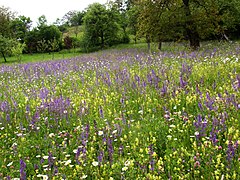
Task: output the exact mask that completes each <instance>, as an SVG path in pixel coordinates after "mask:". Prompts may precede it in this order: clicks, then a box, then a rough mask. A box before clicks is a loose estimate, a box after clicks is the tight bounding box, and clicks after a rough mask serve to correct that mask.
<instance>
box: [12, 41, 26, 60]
mask: <svg viewBox="0 0 240 180" xmlns="http://www.w3.org/2000/svg"><path fill="white" fill-rule="evenodd" d="M25 47H26V44H25V43H23V44H22V43H20V42H16V44H15V46H13V47H12V49H11V51H12V54H13V56H16V57H17V60H18V61H21V58H22V53H23V50H24V48H25Z"/></svg>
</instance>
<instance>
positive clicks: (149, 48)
mask: <svg viewBox="0 0 240 180" xmlns="http://www.w3.org/2000/svg"><path fill="white" fill-rule="evenodd" d="M146 41H147V45H148V52H151V44H150V43H151V41H150V36H149V35H146Z"/></svg>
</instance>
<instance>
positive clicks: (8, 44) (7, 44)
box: [0, 35, 17, 62]
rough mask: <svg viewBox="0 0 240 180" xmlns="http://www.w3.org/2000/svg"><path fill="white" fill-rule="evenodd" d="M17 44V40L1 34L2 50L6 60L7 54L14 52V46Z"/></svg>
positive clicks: (0, 44) (0, 48) (0, 47)
mask: <svg viewBox="0 0 240 180" xmlns="http://www.w3.org/2000/svg"><path fill="white" fill-rule="evenodd" d="M16 45H17V42H16V41H14V40H13V39H10V38H6V37H4V36H2V35H0V52H1V54H2V56H3V58H4V61H5V62H7V59H6V55H10V54H11V53H12V48H13V47H15V46H16Z"/></svg>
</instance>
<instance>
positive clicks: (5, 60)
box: [1, 52, 7, 62]
mask: <svg viewBox="0 0 240 180" xmlns="http://www.w3.org/2000/svg"><path fill="white" fill-rule="evenodd" d="M1 53H2V56H3V59H4V62H7V59H6V57H5V55H4V53H3V52H1Z"/></svg>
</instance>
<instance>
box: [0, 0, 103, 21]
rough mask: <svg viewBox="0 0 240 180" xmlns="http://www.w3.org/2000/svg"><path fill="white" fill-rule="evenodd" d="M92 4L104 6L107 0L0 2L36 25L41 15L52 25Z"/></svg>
mask: <svg viewBox="0 0 240 180" xmlns="http://www.w3.org/2000/svg"><path fill="white" fill-rule="evenodd" d="M94 2H99V3H101V4H105V3H106V2H107V0H0V6H4V7H9V8H10V9H11V11H16V12H17V13H18V15H24V16H26V17H30V18H31V20H32V21H33V22H34V24H36V22H37V19H38V17H40V16H41V15H45V16H46V18H47V20H48V22H49V23H53V22H55V21H56V19H57V18H62V17H63V16H64V15H65V14H66V13H67V12H69V11H71V10H78V11H82V10H84V9H85V8H86V7H87V6H88V5H89V4H92V3H94Z"/></svg>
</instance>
